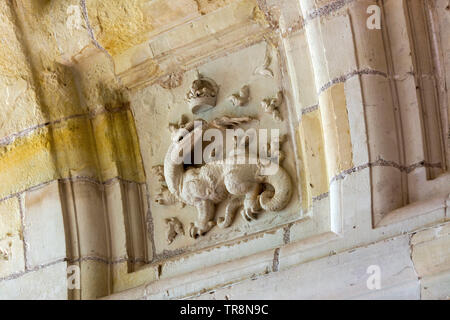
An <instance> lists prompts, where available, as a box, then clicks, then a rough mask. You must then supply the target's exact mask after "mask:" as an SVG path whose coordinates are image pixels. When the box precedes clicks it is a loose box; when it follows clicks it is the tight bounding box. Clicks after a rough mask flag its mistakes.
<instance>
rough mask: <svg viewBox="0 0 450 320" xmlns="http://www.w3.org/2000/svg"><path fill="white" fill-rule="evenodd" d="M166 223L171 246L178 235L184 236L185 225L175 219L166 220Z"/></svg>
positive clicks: (168, 241)
mask: <svg viewBox="0 0 450 320" xmlns="http://www.w3.org/2000/svg"><path fill="white" fill-rule="evenodd" d="M165 222H166V226H167V231H166V237H167V243H168V244H171V243H172V242H173V240H175V238H176V237H177V236H178V235H180V234H181V235H184V229H183V224H182V223H181V221H180V220H178V219H177V218H175V217H173V218H168V219H166V220H165Z"/></svg>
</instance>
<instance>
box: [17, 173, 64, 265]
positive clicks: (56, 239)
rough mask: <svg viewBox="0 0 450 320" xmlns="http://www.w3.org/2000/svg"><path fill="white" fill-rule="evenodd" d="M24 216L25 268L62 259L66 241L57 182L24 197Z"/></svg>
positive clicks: (29, 192) (30, 192)
mask: <svg viewBox="0 0 450 320" xmlns="http://www.w3.org/2000/svg"><path fill="white" fill-rule="evenodd" d="M24 216H25V230H24V240H25V244H26V253H25V254H26V257H27V268H28V269H32V268H35V267H38V266H40V265H44V264H48V263H52V262H55V261H58V260H61V259H64V258H65V257H66V239H65V234H64V221H63V213H62V207H61V202H60V197H59V189H58V182H57V181H54V182H52V183H49V184H47V185H45V186H43V187H41V188H39V189H36V190H32V191H28V192H27V193H26V195H25V212H24Z"/></svg>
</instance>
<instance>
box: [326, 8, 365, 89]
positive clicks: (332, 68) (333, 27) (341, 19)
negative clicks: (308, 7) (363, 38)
mask: <svg viewBox="0 0 450 320" xmlns="http://www.w3.org/2000/svg"><path fill="white" fill-rule="evenodd" d="M321 32H322V40H323V46H324V48H323V50H324V52H325V59H326V65H327V67H328V77H329V79H328V80H327V82H328V81H330V80H332V79H335V78H338V77H340V76H343V75H346V74H348V73H350V72H351V71H353V70H356V69H357V62H356V61H357V60H356V56H355V43H354V42H353V33H352V26H351V20H350V18H349V16H348V15H338V16H332V17H330V18H329V19H324V20H322V25H321ZM325 84H326V82H325V83H322V84H321V87H322V86H324V85H325Z"/></svg>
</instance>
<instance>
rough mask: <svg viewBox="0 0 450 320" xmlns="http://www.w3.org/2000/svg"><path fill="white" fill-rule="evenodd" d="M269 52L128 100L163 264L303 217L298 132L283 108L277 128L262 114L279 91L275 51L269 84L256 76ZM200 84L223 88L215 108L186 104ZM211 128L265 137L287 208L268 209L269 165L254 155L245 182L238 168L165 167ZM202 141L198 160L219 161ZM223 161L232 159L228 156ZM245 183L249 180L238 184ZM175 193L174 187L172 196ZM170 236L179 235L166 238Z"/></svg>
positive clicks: (245, 53) (261, 49)
mask: <svg viewBox="0 0 450 320" xmlns="http://www.w3.org/2000/svg"><path fill="white" fill-rule="evenodd" d="M271 48H272V46H271ZM266 49H267V43H266V42H265V41H262V42H259V43H257V44H254V45H252V46H249V47H246V48H243V49H241V50H238V51H235V52H233V53H230V54H228V55H226V56H223V57H219V58H217V59H212V60H210V61H207V62H205V63H204V64H203V65H198V66H195V67H193V68H192V69H190V70H186V71H185V72H184V75H183V82H182V84H181V85H179V86H176V87H171V88H165V87H164V86H161V85H160V83H159V82H158V83H155V84H154V85H151V86H148V87H146V88H143V89H142V90H140V91H136V92H135V93H133V95H132V102H131V106H132V108H133V112H134V113H135V116H136V124H137V130H138V133H139V138H140V145H141V151H142V154H143V163H144V166H145V167H146V172H147V173H148V176H147V183H148V187H149V197H150V213H149V216H150V218H151V220H150V223H149V228H151V229H150V230H151V237H152V240H153V241H154V252H155V255H156V256H157V258H161V259H166V258H167V257H172V256H177V255H180V254H183V253H188V252H197V251H202V250H204V249H206V248H210V247H212V246H220V245H221V244H222V243H228V242H230V241H231V242H232V241H237V239H242V238H243V237H246V238H247V237H258V235H260V234H265V233H266V230H273V229H274V228H277V227H280V228H282V227H283V226H284V225H286V224H288V223H291V222H293V221H297V220H298V219H302V218H303V211H302V206H301V198H300V193H299V186H300V177H299V176H298V171H297V168H298V161H299V160H298V155H297V153H296V152H295V150H296V146H295V143H296V138H295V132H293V131H291V130H292V129H291V126H290V125H289V122H288V120H289V119H287V118H286V117H287V115H288V114H290V113H289V112H287V108H288V104H287V101H280V102H279V103H278V104H277V108H278V110H279V112H280V113H281V114H282V115H283V116H284V115H286V116H285V119H283V121H276V120H275V119H274V118H273V116H272V115H271V114H269V113H266V112H264V110H263V109H262V108H261V102H262V101H263V100H264V99H267V98H268V97H269V98H273V97H275V98H276V95H277V92H278V91H279V88H281V87H282V79H281V71H280V70H279V68H277V66H278V65H279V64H278V56H277V55H276V54H275V52H273V54H272V55H271V64H270V66H271V68H272V72H273V77H265V76H261V75H259V74H255V69H257V68H258V67H260V66H261V63H262V62H263V61H264V60H265V58H266V55H267V54H266ZM161 79H163V78H161ZM205 79H209V80H210V83H214V86H212V87H215V88H219V87H220V90H218V91H217V95H216V100H215V102H216V104H215V107H214V108H210V109H208V110H204V111H202V112H201V113H193V112H192V109H191V108H192V106H193V104H190V103H189V100H190V98H191V99H192V100H191V103H194V102H199V101H201V98H202V93H201V92H202V91H203V89H201V86H202V85H203V84H202V82H201V81H200V82H199V81H198V80H205ZM205 86H206V84H205ZM247 89H248V91H247ZM197 91H200V92H197ZM204 91H205V92H207V90H206V89H205V90H204ZM186 93H188V96H186ZM232 96H233V99H232V98H231V97H232ZM195 97H198V99H197V98H195ZM233 100H234V101H233ZM280 100H281V99H280ZM283 100H284V99H283ZM233 102H235V103H233ZM240 105H242V106H240ZM201 119H203V120H201ZM195 121H200V122H201V124H202V129H200V128H199V129H197V131H195V128H196V126H195V123H194V122H195ZM209 129H214V130H218V131H220V132H222V133H223V132H224V131H226V130H227V129H229V130H230V129H231V130H239V129H240V130H243V131H245V132H247V130H250V129H254V130H256V132H257V135H258V137H259V134H260V133H261V132H264V131H265V130H266V132H267V133H268V136H267V139H266V142H265V145H266V151H267V156H268V157H269V158H277V159H279V160H278V164H279V167H280V174H281V172H285V175H286V177H287V178H286V179H285V181H289V182H286V186H284V187H282V188H281V189H280V190H282V189H283V188H287V190H288V191H289V192H290V196H289V193H288V194H287V199H286V200H285V201H282V202H284V203H282V204H280V205H279V206H278V205H277V206H273V207H272V208H268V206H269V205H270V206H271V202H272V201H271V199H272V196H273V195H275V194H276V193H277V192H278V191H279V190H278V189H277V186H274V185H271V184H270V183H269V181H268V180H269V179H272V176H269V175H264V174H262V175H261V174H258V170H260V171H261V170H265V167H264V164H267V161H266V162H265V161H264V155H263V156H262V157H260V154H259V149H258V152H257V153H256V155H253V158H254V159H255V160H257V161H256V163H252V164H251V165H247V168H246V171H245V170H243V171H244V174H243V175H242V172H241V173H239V168H232V167H231V166H228V165H227V164H225V163H222V164H214V165H213V164H212V161H203V162H201V163H197V164H195V165H194V164H185V165H182V166H177V163H175V165H174V163H170V162H168V161H167V154H168V151H169V148H172V149H174V148H175V146H176V145H177V144H178V145H179V147H180V148H182V147H183V146H184V147H185V148H186V147H187V146H189V147H190V149H191V150H194V144H192V145H191V144H189V142H188V140H189V139H188V136H190V137H192V140H195V139H194V136H195V135H203V136H204V137H205V132H206V131H209ZM272 130H278V131H279V134H278V135H279V141H278V142H277V143H272V142H274V141H272V134H271V131H272ZM225 136H226V135H225ZM225 136H224V140H226V137H225ZM176 137H178V139H180V140H179V141H178V140H177V139H176ZM204 137H203V138H201V139H200V140H202V143H197V145H200V146H201V148H200V149H201V151H200V153H204V154H203V155H202V158H207V157H208V156H209V155H211V156H213V157H214V156H216V154H215V152H216V151H215V150H214V149H213V148H212V147H211V146H212V145H213V142H214V137H212V139H211V140H209V141H208V139H204ZM267 140H269V141H267ZM269 142H270V143H269ZM235 143H240V141H236V142H235ZM249 143H250V141H249ZM271 143H272V144H273V147H272V146H271V145H270V144H271ZM268 144H269V145H268ZM250 145H251V143H250ZM193 153H194V154H195V152H193ZM222 154H223V155H224V160H225V158H226V156H228V155H229V153H226V152H223V153H222ZM246 156H248V155H246ZM260 158H261V159H260ZM193 162H194V161H193ZM166 163H167V164H170V166H167V164H166ZM174 167H175V168H177V170H178V169H179V170H178V171H176V172H177V175H175V177H176V178H174V177H171V179H169V178H168V175H167V173H165V171H167V170H169V169H170V168H172V169H173V168H174ZM230 172H232V173H233V174H234V173H235V172H236V175H235V176H232V175H230V174H229V173H230ZM227 175H230V179H229V180H230V181H226V180H228V179H225V178H226V177H227ZM180 177H181V178H180ZM231 177H233V179H231ZM273 177H274V179H275V177H276V176H273ZM222 179H223V181H222ZM243 179H246V180H245V181H244V182H243V181H242V180H243ZM231 183H234V184H235V185H236V186H238V185H239V184H240V185H241V186H242V187H241V188H242V190H238V191H239V192H237V191H235V190H233V188H237V187H236V186H233V185H231V186H228V185H227V184H231ZM277 183H278V182H277ZM280 183H283V179H280ZM287 184H289V187H287ZM174 186H175V187H174ZM172 187H174V188H173V189H171V188H172ZM228 187H230V189H228ZM246 188H247V189H246ZM174 189H175V190H174ZM272 193H273V195H272ZM275 196H276V197H277V195H275ZM261 203H262V205H261ZM264 206H265V208H264ZM171 218H177V219H178V221H179V222H180V224H181V225H182V227H183V230H184V234H183V233H176V232H175V233H172V231H170V228H173V231H175V228H174V226H175V225H174V226H173V227H172V226H171V223H168V222H167V221H166V219H171ZM168 233H171V234H174V235H175V234H176V235H175V236H173V237H172V236H171V237H169V236H168ZM264 237H265V238H268V237H279V234H278V233H277V234H276V235H274V234H272V233H267V236H264ZM267 241H269V240H267ZM169 242H170V244H169Z"/></svg>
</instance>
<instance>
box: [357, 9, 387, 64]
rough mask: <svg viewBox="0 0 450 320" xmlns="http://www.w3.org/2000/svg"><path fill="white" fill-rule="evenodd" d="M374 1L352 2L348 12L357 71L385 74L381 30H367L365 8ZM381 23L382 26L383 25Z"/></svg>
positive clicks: (367, 15)
mask: <svg viewBox="0 0 450 320" xmlns="http://www.w3.org/2000/svg"><path fill="white" fill-rule="evenodd" d="M373 4H377V2H376V1H352V2H351V5H349V12H350V17H351V21H352V29H353V33H354V37H355V51H356V57H357V61H358V69H359V70H363V69H371V70H377V71H381V72H384V73H387V63H386V55H385V52H384V50H385V47H384V42H383V40H384V39H383V33H382V30H378V29H368V28H367V19H368V18H369V14H367V8H368V7H369V6H370V5H373ZM384 23H385V22H384V21H382V26H385V25H384Z"/></svg>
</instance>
